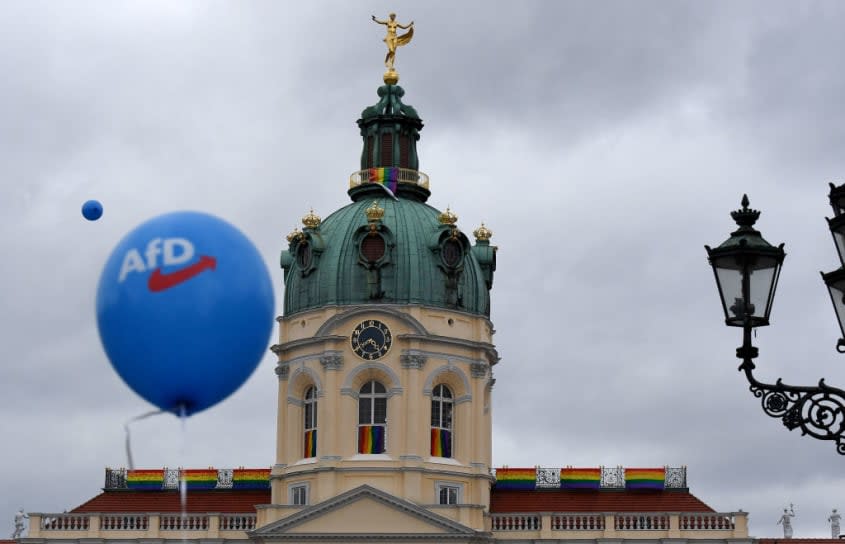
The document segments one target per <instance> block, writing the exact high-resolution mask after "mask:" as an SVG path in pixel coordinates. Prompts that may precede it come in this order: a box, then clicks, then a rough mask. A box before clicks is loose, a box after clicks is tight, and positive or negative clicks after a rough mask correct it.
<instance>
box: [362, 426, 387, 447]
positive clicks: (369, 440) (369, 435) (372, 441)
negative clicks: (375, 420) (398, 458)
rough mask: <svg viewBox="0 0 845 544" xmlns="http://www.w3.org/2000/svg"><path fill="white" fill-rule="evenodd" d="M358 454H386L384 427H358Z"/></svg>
mask: <svg viewBox="0 0 845 544" xmlns="http://www.w3.org/2000/svg"><path fill="white" fill-rule="evenodd" d="M358 453H384V427H382V426H381V425H361V426H360V427H358Z"/></svg>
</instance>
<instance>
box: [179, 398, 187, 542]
mask: <svg viewBox="0 0 845 544" xmlns="http://www.w3.org/2000/svg"><path fill="white" fill-rule="evenodd" d="M187 421H188V414H187V411H186V410H185V405H184V404H180V405H179V422H180V424H181V427H182V444H181V446H182V447H181V449H182V451H181V454H182V455H181V457H182V459H183V461H184V458H185V449H186V448H185V443H186V442H187ZM179 500H180V502H181V503H182V542H183V543H187V541H188V539H187V533H186V532H185V529H186V527H187V526H188V481H187V479H186V478H185V467H184V463H183V467H182V479H181V481H180V482H179Z"/></svg>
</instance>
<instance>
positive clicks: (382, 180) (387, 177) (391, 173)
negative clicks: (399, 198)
mask: <svg viewBox="0 0 845 544" xmlns="http://www.w3.org/2000/svg"><path fill="white" fill-rule="evenodd" d="M367 176H368V179H369V182H370V183H377V184H379V185H381V186H382V187H384V188H385V189H386V190H387V192H388V193H390V196H392V197H393V198H396V189H397V188H398V187H399V169H398V168H396V167H395V166H380V167H378V168H370V169H369V170H368V171H367Z"/></svg>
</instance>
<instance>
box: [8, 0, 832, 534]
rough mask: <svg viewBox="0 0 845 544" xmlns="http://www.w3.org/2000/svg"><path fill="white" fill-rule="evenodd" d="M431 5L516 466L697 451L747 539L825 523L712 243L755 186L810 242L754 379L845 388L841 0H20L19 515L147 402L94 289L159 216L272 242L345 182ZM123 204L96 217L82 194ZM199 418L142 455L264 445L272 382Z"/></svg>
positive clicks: (68, 491)
mask: <svg viewBox="0 0 845 544" xmlns="http://www.w3.org/2000/svg"><path fill="white" fill-rule="evenodd" d="M391 10H393V11H396V12H397V13H398V18H399V20H400V22H403V23H405V22H407V21H409V20H414V21H415V23H416V24H415V28H416V31H415V35H414V38H413V41H412V43H411V44H410V45H408V46H406V47H404V48H402V49H400V50H399V52H398V54H397V61H396V67H397V69H398V70H399V73H400V74H401V81H400V84H401V85H402V86H403V87H404V88H405V90H406V95H405V102H406V103H408V104H411V105H413V106H415V107H416V108H417V110H418V111H419V113H420V115H421V117H422V118H423V120H424V121H425V123H426V126H425V128H424V129H423V131H422V133H421V141H420V143H419V147H418V149H419V154H420V169H421V170H423V171H424V172H426V173H428V174H429V175H430V176H431V189H432V197H431V199H430V201H429V203H431V204H432V205H434V206H435V207H438V208H445V207H446V206H447V205H450V206H451V208H452V210H453V211H455V212H456V213H457V214H458V216H459V217H460V220H459V223H458V224H459V226H460V227H461V228H462V229H463V230H464V231H467V232H469V231H471V230H472V229H473V228H475V227H476V226H478V224H480V223H481V222H482V221H485V222H486V224H487V225H488V226H489V227H490V228H491V229H492V230H493V231H494V238H493V243H494V244H495V245H498V246H499V248H500V250H499V254H498V270H497V272H496V278H495V284H494V288H493V292H492V308H493V309H492V316H491V318H492V320H493V322H494V324H495V326H496V330H497V333H496V336H495V342H496V345H497V348H498V350H499V352H500V354H501V356H502V360H501V363H500V364H499V365H497V366H496V369H495V377H496V379H497V382H496V387H495V392H494V399H495V401H494V416H495V420H494V443H493V459H494V464H496V465H497V466H501V465H505V464H506V465H509V466H534V465H542V466H551V467H557V466H564V465H575V466H598V465H608V466H615V465H624V466H662V465H670V466H679V465H688V467H689V469H688V470H689V473H688V478H689V484H690V487H691V490H692V492H693V493H694V494H695V495H697V496H698V497H700V498H701V499H702V500H704V501H705V502H707V503H708V504H709V505H711V506H712V507H713V508H715V509H716V510H718V511H723V512H725V511H736V510H738V509H743V510H745V511H747V512H750V527H751V533H752V534H753V535H754V536H760V537H762V536H779V535H781V534H782V533H781V531H780V527H779V526H777V525H776V522H777V520H778V518H779V515H780V512H781V509H782V508H783V507H785V506H787V505H788V504H789V503H794V505H795V512H796V518H795V520H794V527H795V536H796V537H810V536H826V535H829V529H828V525H827V522H826V519H827V516H828V515H829V513H830V511H831V509H832V508H839V509H842V508H845V496H843V489H845V456H841V455H838V454H837V453H836V451H835V448H834V445H833V444H832V443H830V442H820V441H817V440H813V439H810V438H808V437H801V436H800V434H799V433H798V432H797V431H796V432H792V433H790V432H788V431H787V430H786V429H785V428H784V427H783V425H782V423H781V422H780V420H776V419H771V418H768V417H767V416H766V415H764V413H763V412H762V410H761V409H760V404H759V401H758V400H757V399H755V398H754V397H753V396H752V395H751V394H750V392H749V391H748V386H747V384H746V383H745V379H744V378H743V376H742V375H741V374H739V373H738V372H737V371H736V367H737V365H738V364H739V361H738V360H736V359H735V357H734V349H735V348H736V346H738V345H739V344H740V343H741V332H740V331H739V330H737V329H728V328H727V327H725V326H724V325H723V317H722V314H721V308H720V306H719V302H718V298H717V293H716V287H715V283H714V281H713V277H712V272H711V269H710V267H709V265H708V264H707V261H706V256H705V251H704V248H703V245H704V244H710V245H716V244H718V243H720V242H722V241H723V240H724V239H725V238H726V237H727V236H728V234H729V232H730V231H731V230H733V226H734V224H733V222H732V220H731V219H730V217H729V215H728V213H729V212H730V211H731V210H733V209H736V208H737V207H738V205H739V201H740V198H741V196H742V194H743V193H744V192H747V193H748V194H749V196H750V198H751V204H752V207H754V208H759V209H762V210H763V214H762V216H761V219H760V221H759V223H758V226H759V228H760V229H761V231H762V232H763V235H764V236H765V237H766V238H767V239H768V240H769V241H770V242H772V243H780V242H785V244H786V251H787V258H786V262H785V265H784V270H783V273H782V276H781V281H780V288H779V291H778V294H777V297H776V300H775V305H774V310H773V313H772V321H773V325H772V326H770V327H768V328H762V329H760V330H759V331H758V334H757V338H756V340H755V342H756V344H757V345H758V346H759V347H760V358H759V359H758V371H759V373H758V377H759V379H761V380H764V381H774V380H775V379H776V378H778V377H783V378H784V380H785V381H786V382H788V383H796V384H802V385H812V384H814V383H816V382H817V381H818V379H819V378H820V377H822V376H825V377H827V379H828V382H829V383H830V384H833V385H838V386H840V387H842V386H845V371H843V365H844V364H845V360H844V359H843V358H842V356H841V355H838V354H837V353H836V352H835V350H834V346H835V342H836V339H837V338H838V337H839V329H838V326H837V324H836V318H835V315H834V312H833V308H832V306H831V304H830V299H829V297H828V295H827V291H826V289H825V287H824V285H823V283H822V282H821V280H820V278H819V275H818V271H819V270H824V271H829V270H832V269H834V268H836V267H837V265H838V264H839V263H838V262H837V261H838V259H837V256H836V251H835V248H834V246H833V243H832V240H831V237H830V234H829V231H828V229H827V225H826V223H825V221H824V217H825V216H829V215H831V212H830V208H829V207H828V205H827V191H828V188H827V183H828V182H829V181H835V182H838V183H843V182H845V159H843V156H845V155H843V152H842V148H843V144H845V122H843V113H845V112H843V108H842V100H843V96H845V70H843V65H845V64H844V63H843V58H842V51H843V50H845V43H844V42H845V33H843V32H842V29H843V28H845V4H842V3H840V2H834V1H831V2H801V3H796V2H773V1H765V2H764V1H758V2H735V1H730V2H706V3H705V2H691V1H690V2H668V1H666V2H601V3H598V2H592V1H584V2H537V1H535V2H519V3H517V2H510V3H491V2H483V1H478V2H461V3H458V2H451V1H450V2H446V1H443V2H426V3H425V4H423V3H411V2H402V1H398V0H397V1H393V2H390V3H387V2H366V3H365V2H355V3H348V2H336V3H327V2H298V3H293V2H270V1H265V2H212V1H202V2H200V1H197V2H187V1H180V2H172V1H170V0H159V1H145V2H140V1H137V2H119V1H115V2H105V1H103V2H75V3H59V2H47V3H40V2H30V1H26V2H25V1H18V2H14V1H7V2H2V3H0V73H2V74H3V75H2V78H0V179H1V180H2V182H1V183H0V225H2V229H1V230H0V254H2V255H3V256H4V262H5V265H4V266H3V267H2V269H0V285H2V286H3V287H2V292H3V296H2V304H3V307H4V318H3V327H2V331H3V336H2V340H3V350H4V353H5V357H4V361H3V364H2V365H0V413H2V418H1V419H0V436H2V447H0V481H2V491H0V537H2V536H3V533H11V531H12V523H11V521H12V516H13V514H14V512H15V511H16V510H17V508H18V507H21V506H22V507H24V508H25V509H26V510H27V511H31V512H61V511H63V510H69V509H71V508H74V507H76V506H77V505H79V504H80V503H82V502H84V501H85V500H87V499H89V498H90V497H92V496H94V495H96V494H97V493H98V492H99V488H100V487H101V486H102V484H103V469H104V467H107V466H112V467H118V466H125V464H126V456H125V452H124V448H123V439H124V434H123V423H124V422H125V421H126V420H128V419H129V418H131V417H133V416H136V415H138V414H141V413H143V412H146V411H148V410H150V408H151V406H150V405H148V404H146V403H145V402H144V401H143V400H141V399H140V398H139V397H137V396H135V394H134V393H132V392H131V391H130V390H129V389H128V388H127V387H126V386H125V385H124V384H123V383H122V382H121V380H120V378H119V377H118V376H117V375H116V374H115V372H114V371H113V370H112V368H111V366H110V365H109V363H108V361H107V359H106V357H105V355H104V353H103V351H102V348H101V346H100V343H99V339H98V335H97V330H96V324H95V315H94V296H95V290H96V284H97V281H98V278H99V274H100V271H101V269H102V267H103V264H104V263H105V260H106V257H107V256H108V255H109V253H110V252H111V249H112V248H113V247H114V246H115V245H116V244H117V242H118V240H119V239H120V238H121V237H122V236H123V235H124V234H126V233H127V232H128V231H130V230H131V229H132V228H133V227H134V226H136V225H137V224H139V223H140V222H142V221H144V220H146V219H148V218H151V217H153V216H155V215H158V214H161V213H164V212H167V211H172V210H178V209H195V210H202V211H206V212H210V213H213V214H216V215H219V216H221V217H223V218H225V219H227V220H229V221H230V222H232V223H234V224H236V225H237V226H238V227H239V228H241V229H242V230H243V231H244V232H245V233H246V234H247V235H248V236H249V237H250V238H251V239H252V240H253V241H254V242H255V243H256V245H257V246H258V247H259V249H260V250H261V251H262V253H263V255H264V256H265V258H266V262H267V263H268V267H269V268H270V270H271V272H272V274H273V278H274V281H275V284H276V296H277V312H278V313H279V314H281V305H280V303H279V301H280V300H281V299H282V293H283V288H282V271H281V269H279V267H278V254H279V251H280V250H281V249H282V248H283V247H284V246H285V245H286V242H285V241H284V236H285V235H286V234H287V233H288V232H290V231H291V229H292V228H293V227H294V226H297V225H300V218H301V217H302V215H304V214H305V213H307V212H308V210H309V208H310V207H313V208H314V210H315V211H316V212H317V213H318V214H320V215H322V216H323V217H325V216H326V215H328V214H329V213H330V212H332V211H333V210H336V209H337V208H339V207H341V206H343V205H345V204H346V203H347V202H348V197H347V195H346V188H347V180H348V176H349V174H350V173H351V172H352V171H354V170H357V168H358V164H359V163H358V161H359V157H360V152H361V140H360V136H359V135H358V129H357V127H356V125H355V120H356V119H357V118H358V116H359V115H360V113H361V110H362V109H363V108H364V107H366V106H369V105H372V104H374V103H375V102H376V101H377V98H378V97H377V96H376V89H377V87H378V86H379V85H380V84H381V74H382V72H383V70H384V67H383V65H382V60H383V56H384V44H383V42H382V41H381V40H382V37H383V27H379V26H378V25H376V24H374V23H373V22H372V21H370V15H371V14H375V15H378V16H379V17H381V18H383V17H385V16H386V14H387V13H388V12H389V11H391ZM89 198H96V199H99V200H100V201H101V202H102V203H103V205H104V208H105V214H104V216H103V218H102V219H101V220H99V221H97V222H88V221H85V220H84V219H83V218H82V217H81V215H80V206H81V204H82V202H83V201H85V200H87V199H89ZM274 365H275V361H274V356H273V355H272V354H271V353H269V352H268V353H267V355H266V356H265V358H264V360H263V361H262V363H261V365H260V366H259V368H258V370H257V371H256V372H255V374H254V375H253V376H252V377H251V379H250V380H249V381H248V382H247V383H246V385H244V386H243V388H241V389H240V390H239V391H238V392H237V393H235V394H234V395H233V396H231V397H230V398H229V399H228V400H226V401H224V402H223V403H221V404H220V405H218V406H216V407H214V408H211V409H209V410H207V411H205V412H202V413H200V414H198V415H196V416H195V417H192V418H190V419H189V420H188V422H187V425H186V428H185V432H184V433H183V432H182V428H181V426H180V424H179V421H178V420H177V419H176V418H174V417H172V416H158V417H154V418H150V419H147V420H144V421H142V422H139V423H136V424H134V426H133V440H134V452H133V453H134V458H135V461H136V464H138V465H139V466H143V467H162V466H170V467H174V466H179V465H182V466H189V467H207V466H215V467H236V466H241V465H243V466H247V467H267V466H270V465H271V464H272V463H273V461H274V455H275V452H274V442H275V413H276V387H277V378H276V375H275V374H274V373H273V369H274Z"/></svg>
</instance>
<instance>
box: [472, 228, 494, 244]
mask: <svg viewBox="0 0 845 544" xmlns="http://www.w3.org/2000/svg"><path fill="white" fill-rule="evenodd" d="M472 235H473V236H475V239H476V241H478V242H489V241H490V238H492V237H493V231H492V230H490V229H488V228H487V227H486V226H484V223H481V226H480V227H478V228H477V229H475V230H474V231H472Z"/></svg>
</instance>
